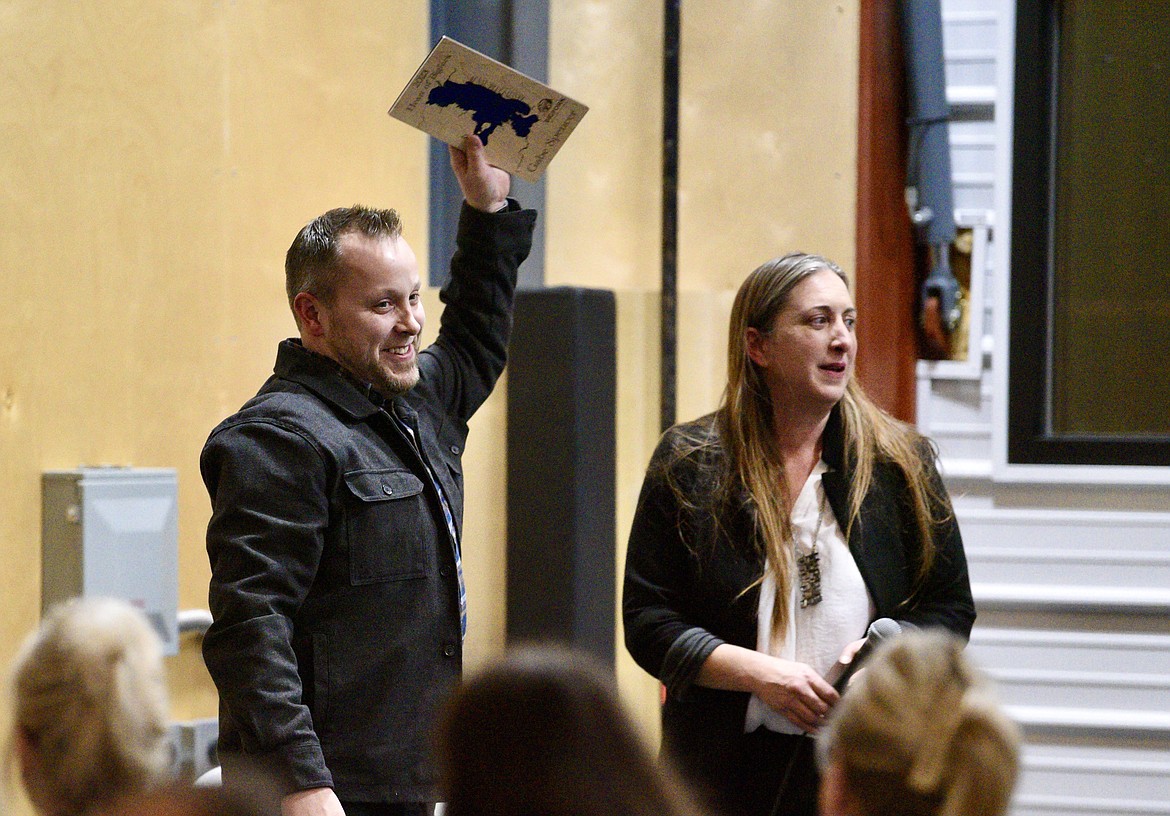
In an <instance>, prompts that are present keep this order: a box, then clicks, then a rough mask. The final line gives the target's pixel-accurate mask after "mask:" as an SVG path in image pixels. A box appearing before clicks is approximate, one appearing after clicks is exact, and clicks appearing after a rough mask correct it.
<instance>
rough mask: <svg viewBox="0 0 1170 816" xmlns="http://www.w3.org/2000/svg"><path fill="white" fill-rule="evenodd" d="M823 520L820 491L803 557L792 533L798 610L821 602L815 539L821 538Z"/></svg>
mask: <svg viewBox="0 0 1170 816" xmlns="http://www.w3.org/2000/svg"><path fill="white" fill-rule="evenodd" d="M824 518H825V491H824V489H823V488H822V490H821V501H820V506H819V508H818V511H817V528H816V531H815V532H814V533H813V539H812V547H811V548H810V549H809V551H808V552H807V553H804V554H803V555H802V554H801V552H800V548H799V546H798V545H797V543H796V531H793V533H792V551H793V554H795V555H796V571H797V574H798V577H799V578H800V608H801V609H804V608H805V607H808V606H813V605H815V604H819V603H820V602H821V556H820V552H819V551H818V549H817V539H818V538H820V536H821V522H822V521H823V520H824Z"/></svg>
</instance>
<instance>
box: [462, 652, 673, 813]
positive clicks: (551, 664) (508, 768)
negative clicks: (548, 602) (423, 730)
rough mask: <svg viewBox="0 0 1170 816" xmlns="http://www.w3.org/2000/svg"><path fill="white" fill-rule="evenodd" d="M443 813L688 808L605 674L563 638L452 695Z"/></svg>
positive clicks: (510, 658)
mask: <svg viewBox="0 0 1170 816" xmlns="http://www.w3.org/2000/svg"><path fill="white" fill-rule="evenodd" d="M439 756H440V762H441V766H442V775H443V788H444V801H446V803H447V805H446V808H447V809H446V816H593V815H594V814H596V816H603V815H604V816H614V814H629V816H641V815H642V814H646V816H649V814H657V815H659V816H662V815H665V816H674V815H675V814H693V813H694V812H695V811H694V810H693V806H692V804H691V802H690V800H689V798H688V797H687V795H686V794H685V793H684V791H683V789H682V785H681V783H680V782H679V781H678V780H677V779H676V778H675V777H674V776H673V774H671V773H670V772H669V771H667V770H666V769H664V768H661V767H660V766H658V764H657V763H656V761H655V759H654V757H653V755H652V754H651V753H650V751H649V750H648V748H647V747H646V745H645V743H644V742H643V741H642V739H641V738H640V736H639V735H638V733H637V732H636V731H635V730H634V728H633V725H632V724H631V722H630V720H629V719H628V717H627V716H626V714H625V711H624V710H623V709H622V707H621V705H620V703H619V701H618V697H617V693H616V691H615V689H614V686H613V681H612V677H611V675H609V674H607V673H605V672H604V671H603V670H602V669H601V668H600V667H599V666H598V665H597V664H596V663H595V662H594V661H593V660H591V659H590V658H588V657H586V656H584V655H582V654H580V653H577V652H573V651H569V650H566V649H564V648H560V647H535V646H533V647H526V648H523V649H519V650H516V651H513V652H511V653H510V654H508V655H507V656H505V657H504V658H503V659H501V660H499V661H498V662H496V663H494V664H492V665H490V666H488V667H487V668H486V669H485V670H483V671H482V672H480V673H479V674H477V675H475V676H474V677H472V678H471V679H470V680H469V681H468V682H467V683H466V684H465V685H464V686H463V687H462V688H461V689H459V690H458V691H457V692H456V693H455V695H454V697H453V698H452V700H451V701H450V703H449V705H448V707H447V710H446V713H445V716H444V717H443V718H442V721H441V725H440V731H439Z"/></svg>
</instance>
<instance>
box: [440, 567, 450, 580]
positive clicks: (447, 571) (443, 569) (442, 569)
mask: <svg viewBox="0 0 1170 816" xmlns="http://www.w3.org/2000/svg"><path fill="white" fill-rule="evenodd" d="M450 574H451V568H450V567H440V568H439V575H441V576H443V577H444V578H446V577H448V576H449V575H450Z"/></svg>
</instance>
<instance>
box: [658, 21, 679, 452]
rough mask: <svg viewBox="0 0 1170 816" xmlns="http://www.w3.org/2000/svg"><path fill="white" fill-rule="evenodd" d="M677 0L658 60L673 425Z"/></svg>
mask: <svg viewBox="0 0 1170 816" xmlns="http://www.w3.org/2000/svg"><path fill="white" fill-rule="evenodd" d="M680 5H681V0H666V18H665V26H664V31H663V49H662V55H663V61H662V307H661V309H662V311H661V340H662V343H661V345H662V363H661V387H660V390H661V395H660V402H659V410H660V422H659V425H660V427H661V429H662V430H663V431H665V430H666V429H667V428H669V427H670V426H671V425H673V424H674V422H675V415H676V413H677V407H676V402H677V399H676V397H677V389H678V376H677V371H676V359H677V353H678V73H679V71H678V67H679V45H680V36H679V27H680V26H679V18H680V8H679V7H680Z"/></svg>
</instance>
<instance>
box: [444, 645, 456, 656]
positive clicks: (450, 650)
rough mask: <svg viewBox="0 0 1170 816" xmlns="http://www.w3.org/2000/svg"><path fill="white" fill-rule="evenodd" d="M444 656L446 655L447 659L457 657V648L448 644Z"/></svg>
mask: <svg viewBox="0 0 1170 816" xmlns="http://www.w3.org/2000/svg"><path fill="white" fill-rule="evenodd" d="M443 654H445V655H446V656H447V657H454V656H455V647H454V646H453V645H452V644H450V643H448V644H447V645H446V646H444V647H443Z"/></svg>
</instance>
